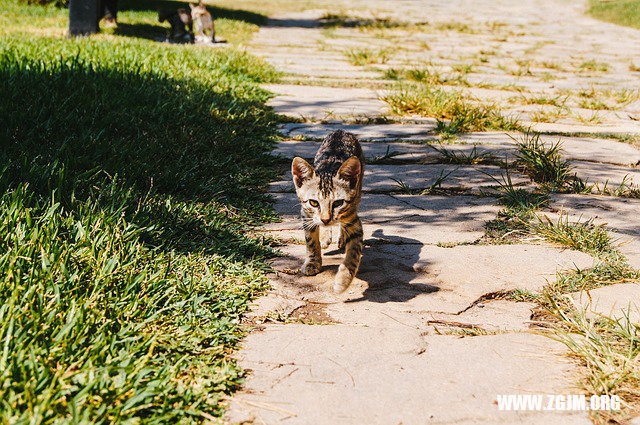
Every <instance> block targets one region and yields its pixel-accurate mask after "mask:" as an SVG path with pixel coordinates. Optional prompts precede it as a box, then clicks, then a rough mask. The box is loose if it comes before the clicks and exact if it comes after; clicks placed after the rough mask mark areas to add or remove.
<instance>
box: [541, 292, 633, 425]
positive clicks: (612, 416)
mask: <svg viewBox="0 0 640 425" xmlns="http://www.w3.org/2000/svg"><path fill="white" fill-rule="evenodd" d="M548 305H549V306H548V308H547V311H548V313H549V314H550V315H551V316H552V317H553V318H554V319H555V320H556V321H557V322H558V325H557V326H556V327H555V329H554V334H553V335H552V338H554V339H556V340H558V341H560V342H562V343H563V344H565V345H566V346H567V347H568V348H569V350H570V351H571V355H570V356H571V357H572V358H574V359H575V360H576V361H578V362H579V363H580V364H581V365H582V366H583V367H584V368H583V370H585V374H584V376H583V377H582V379H581V382H580V386H581V387H582V389H583V390H584V391H585V393H587V394H616V395H618V396H620V398H621V399H622V400H624V404H623V406H622V410H621V411H619V412H616V411H594V412H591V415H592V419H594V423H596V424H610V423H627V420H628V419H630V418H631V417H632V416H634V414H635V413H634V412H637V409H638V407H639V406H640V395H639V394H640V326H639V325H638V324H637V323H634V322H632V321H631V320H630V318H629V315H630V311H627V314H626V317H621V318H608V317H598V318H595V317H593V316H592V315H589V314H588V313H587V311H585V309H583V308H582V307H581V306H578V305H576V303H575V301H570V300H568V299H566V298H564V299H563V300H562V301H559V300H557V299H555V298H551V299H549V302H548Z"/></svg>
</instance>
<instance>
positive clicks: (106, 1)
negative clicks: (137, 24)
mask: <svg viewBox="0 0 640 425" xmlns="http://www.w3.org/2000/svg"><path fill="white" fill-rule="evenodd" d="M100 19H104V26H105V27H107V28H109V27H115V26H116V25H118V0H100Z"/></svg>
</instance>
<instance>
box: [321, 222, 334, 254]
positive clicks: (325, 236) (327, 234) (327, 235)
mask: <svg viewBox="0 0 640 425" xmlns="http://www.w3.org/2000/svg"><path fill="white" fill-rule="evenodd" d="M332 232H333V230H332V229H331V227H323V228H322V229H320V246H321V247H322V249H327V248H329V245H331V238H332V235H331V233H332Z"/></svg>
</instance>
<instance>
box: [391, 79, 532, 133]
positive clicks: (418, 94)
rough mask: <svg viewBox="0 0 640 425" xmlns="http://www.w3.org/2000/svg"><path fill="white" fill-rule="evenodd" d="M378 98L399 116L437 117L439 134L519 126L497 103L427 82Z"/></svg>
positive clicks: (406, 85)
mask: <svg viewBox="0 0 640 425" xmlns="http://www.w3.org/2000/svg"><path fill="white" fill-rule="evenodd" d="M380 99H381V100H383V101H385V102H386V103H387V104H389V106H390V107H391V110H392V112H394V113H396V114H398V115H404V114H415V115H421V116H426V117H434V118H438V120H439V122H438V125H437V128H436V131H437V132H439V133H445V134H449V135H451V134H458V133H462V132H469V131H485V130H491V129H492V130H519V129H520V128H521V126H520V124H519V122H518V120H517V118H515V117H507V116H504V115H502V114H501V113H500V111H499V109H498V107H497V106H496V105H483V104H474V103H470V102H469V101H467V100H465V99H464V96H463V94H462V93H461V92H459V91H445V90H442V89H439V88H436V87H434V86H433V85H430V84H400V85H399V86H398V87H397V88H396V90H394V91H393V92H391V93H389V94H386V95H384V96H381V98H380ZM445 120H447V121H448V122H445Z"/></svg>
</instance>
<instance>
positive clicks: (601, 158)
mask: <svg viewBox="0 0 640 425" xmlns="http://www.w3.org/2000/svg"><path fill="white" fill-rule="evenodd" d="M540 139H541V140H542V141H543V142H544V143H545V145H548V146H550V145H552V144H555V143H557V142H558V141H560V142H561V143H562V150H563V156H564V157H565V158H567V159H574V160H581V161H590V162H596V163H597V162H603V163H610V164H621V165H633V164H637V163H638V161H640V149H638V148H636V147H634V146H631V145H630V144H628V143H623V142H618V141H616V140H611V139H597V138H591V137H565V136H552V135H541V136H540ZM521 140H523V136H522V135H519V134H517V133H509V134H505V133H495V132H486V133H468V134H463V135H460V136H459V137H458V140H457V142H458V143H467V144H469V143H470V144H477V145H482V146H487V147H488V146H492V147H494V148H496V147H499V149H500V153H501V154H502V155H501V157H504V156H505V155H506V156H508V157H509V159H511V158H513V155H514V153H515V152H516V142H517V141H521ZM453 146H456V145H452V147H453ZM447 148H449V146H447ZM586 165H588V164H585V166H586Z"/></svg>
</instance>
